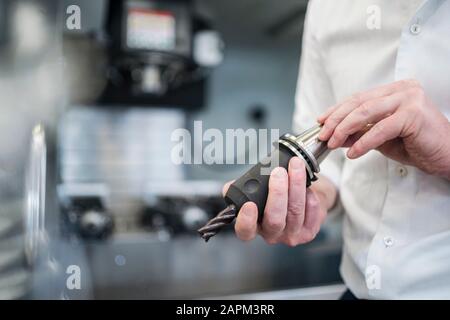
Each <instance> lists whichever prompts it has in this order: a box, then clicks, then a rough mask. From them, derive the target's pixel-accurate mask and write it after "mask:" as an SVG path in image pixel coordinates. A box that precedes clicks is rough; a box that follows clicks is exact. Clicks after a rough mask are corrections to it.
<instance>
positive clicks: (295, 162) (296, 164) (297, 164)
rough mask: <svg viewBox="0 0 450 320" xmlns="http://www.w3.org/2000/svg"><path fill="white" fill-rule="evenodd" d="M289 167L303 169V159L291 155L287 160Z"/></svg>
mask: <svg viewBox="0 0 450 320" xmlns="http://www.w3.org/2000/svg"><path fill="white" fill-rule="evenodd" d="M289 169H292V170H300V169H303V161H302V160H301V159H300V158H299V157H293V158H292V159H291V161H290V162H289Z"/></svg>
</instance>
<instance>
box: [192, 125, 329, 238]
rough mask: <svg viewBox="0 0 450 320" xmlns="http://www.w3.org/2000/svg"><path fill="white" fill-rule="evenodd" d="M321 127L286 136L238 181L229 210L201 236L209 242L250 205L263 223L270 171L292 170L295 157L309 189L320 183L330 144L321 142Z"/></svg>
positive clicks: (229, 196)
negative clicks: (242, 208)
mask: <svg viewBox="0 0 450 320" xmlns="http://www.w3.org/2000/svg"><path fill="white" fill-rule="evenodd" d="M320 129H321V127H320V126H319V125H317V126H315V127H313V128H311V129H309V130H306V131H304V132H303V133H301V134H300V135H298V136H295V135H291V134H285V135H283V136H282V137H281V138H280V139H279V140H278V142H277V143H276V149H275V150H274V151H273V152H272V153H271V155H269V156H268V157H267V158H265V159H264V160H262V161H261V162H259V163H258V164H257V165H255V166H254V167H252V168H251V169H250V170H249V171H247V172H246V173H245V174H244V175H243V176H241V177H240V178H239V179H237V180H236V181H235V182H234V183H233V184H232V185H231V186H230V188H229V189H228V191H227V193H226V195H225V201H226V202H227V204H228V207H227V208H225V209H224V210H223V211H222V212H220V213H219V214H218V215H217V216H216V217H215V218H213V219H212V220H210V221H209V222H208V223H207V224H206V225H205V226H204V227H203V228H201V229H199V230H198V232H199V233H200V235H201V237H202V238H203V239H205V241H208V240H209V239H210V238H211V237H213V236H215V235H216V234H217V233H218V232H219V231H220V230H221V229H222V228H223V227H225V226H226V225H227V224H230V223H232V222H233V221H234V219H235V218H236V216H237V213H238V212H239V210H240V208H241V207H242V206H243V205H244V204H245V203H246V202H254V203H255V204H256V205H257V206H258V213H259V217H258V221H262V218H263V215H264V208H265V206H266V201H267V195H268V188H269V178H270V172H271V170H272V169H274V168H276V167H283V168H285V169H288V166H289V161H290V160H291V158H292V157H295V156H297V157H299V158H301V159H302V160H303V161H304V162H305V168H306V186H307V187H309V186H310V185H311V183H312V182H314V181H316V180H317V176H316V174H317V173H319V171H320V166H319V165H320V163H321V162H322V160H323V159H324V158H325V157H326V156H327V154H328V152H329V149H328V148H327V143H326V142H324V141H321V140H319V138H318V136H319V132H320Z"/></svg>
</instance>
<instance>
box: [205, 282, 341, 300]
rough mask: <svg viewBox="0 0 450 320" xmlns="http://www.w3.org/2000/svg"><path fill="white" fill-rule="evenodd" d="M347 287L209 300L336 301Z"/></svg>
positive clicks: (287, 291) (223, 297) (253, 294)
mask: <svg viewBox="0 0 450 320" xmlns="http://www.w3.org/2000/svg"><path fill="white" fill-rule="evenodd" d="M346 289H347V287H346V286H345V285H344V284H332V285H327V286H317V287H309V288H300V289H290V290H278V291H267V292H256V293H248V294H239V295H231V296H222V297H213V298H210V299H211V300H338V299H339V298H340V297H341V296H342V294H344V292H345V290H346Z"/></svg>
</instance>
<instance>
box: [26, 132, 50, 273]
mask: <svg viewBox="0 0 450 320" xmlns="http://www.w3.org/2000/svg"><path fill="white" fill-rule="evenodd" d="M30 145H31V148H30V149H31V150H30V160H29V163H28V168H27V189H26V194H25V199H26V208H25V212H24V221H25V255H26V258H27V261H28V263H29V264H30V265H33V264H34V262H35V260H36V258H37V256H38V254H39V247H40V246H41V245H42V242H43V241H45V196H46V192H45V190H46V189H45V187H46V170H47V145H46V141H45V131H44V128H43V127H42V126H41V125H37V126H36V127H34V129H33V131H32V136H31V144H30Z"/></svg>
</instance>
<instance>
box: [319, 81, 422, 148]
mask: <svg viewBox="0 0 450 320" xmlns="http://www.w3.org/2000/svg"><path fill="white" fill-rule="evenodd" d="M416 86H419V84H418V82H417V81H415V80H401V81H397V82H394V83H390V84H387V85H384V86H381V87H377V88H374V89H371V90H368V91H365V92H362V93H358V94H355V95H353V96H352V97H350V98H349V99H347V100H346V101H344V102H343V103H341V104H340V105H339V107H338V108H335V107H333V108H332V109H334V110H332V112H326V113H325V114H324V115H326V117H323V116H320V117H319V119H321V120H322V121H321V123H323V124H324V126H323V128H322V130H321V133H320V135H319V138H320V139H321V140H323V141H327V140H329V139H330V138H331V136H332V135H333V133H334V131H335V129H336V127H337V126H338V125H339V124H340V123H341V122H342V121H343V120H344V119H345V118H346V117H347V116H348V115H349V114H350V113H351V112H352V111H353V110H355V109H357V108H359V107H360V106H362V105H364V104H365V103H367V102H368V101H370V100H374V99H379V98H382V97H387V96H391V95H393V94H395V93H398V92H402V91H406V90H407V89H409V88H412V87H416ZM362 111H364V110H362ZM364 124H365V125H367V123H364ZM344 141H345V139H344ZM342 143H343V142H342Z"/></svg>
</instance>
